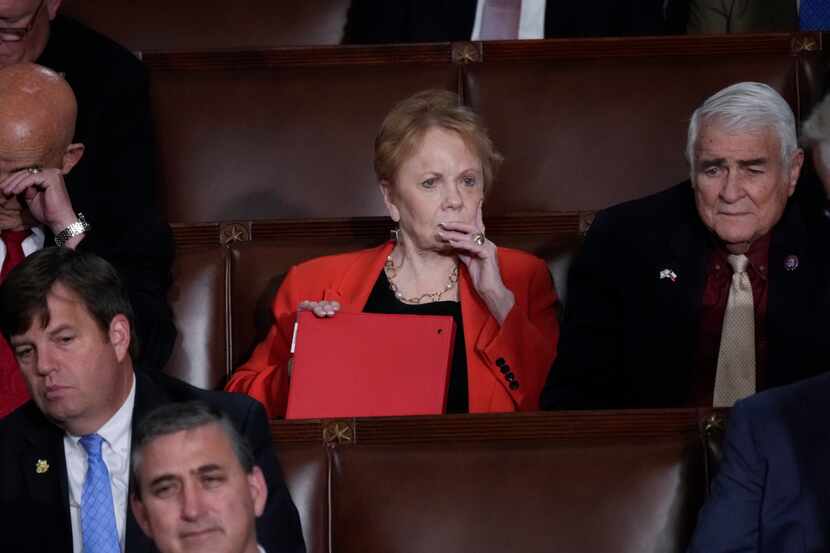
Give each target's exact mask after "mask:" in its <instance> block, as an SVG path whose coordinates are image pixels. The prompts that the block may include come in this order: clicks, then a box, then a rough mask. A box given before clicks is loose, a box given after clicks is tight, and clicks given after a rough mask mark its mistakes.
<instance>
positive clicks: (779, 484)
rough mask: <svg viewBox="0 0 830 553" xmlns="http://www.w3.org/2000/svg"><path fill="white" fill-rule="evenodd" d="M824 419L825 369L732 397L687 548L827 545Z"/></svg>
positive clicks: (783, 552) (829, 442)
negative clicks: (715, 466)
mask: <svg viewBox="0 0 830 553" xmlns="http://www.w3.org/2000/svg"><path fill="white" fill-rule="evenodd" d="M817 361H818V360H817ZM819 362H820V361H819ZM828 421H830V375H826V374H825V375H821V376H819V377H816V378H813V379H810V380H807V381H804V382H799V383H797V384H793V385H791V386H786V387H784V388H779V389H777V390H769V391H768V392H765V393H761V394H758V395H756V396H754V397H751V398H748V399H745V400H743V401H739V402H738V403H736V404H735V407H734V408H733V409H732V412H731V413H730V415H729V428H728V430H727V432H726V441H725V444H724V450H723V452H724V457H723V461H722V462H721V465H720V468H719V470H718V474H717V476H716V477H715V480H714V481H713V483H712V491H711V495H710V497H709V499H708V500H707V502H706V504H705V505H704V507H703V509H702V510H701V512H700V518H699V521H698V527H697V530H696V531H695V534H694V537H693V538H692V545H691V547H690V548H689V553H698V552H699V553H726V552H735V551H746V552H750V551H774V552H775V553H812V552H819V551H830V471H828V467H830V424H828Z"/></svg>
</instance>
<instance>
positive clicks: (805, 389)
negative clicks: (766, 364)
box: [733, 372, 830, 421]
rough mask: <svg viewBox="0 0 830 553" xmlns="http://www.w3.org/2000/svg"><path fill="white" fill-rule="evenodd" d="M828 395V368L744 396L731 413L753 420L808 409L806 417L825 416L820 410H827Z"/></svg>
mask: <svg viewBox="0 0 830 553" xmlns="http://www.w3.org/2000/svg"><path fill="white" fill-rule="evenodd" d="M828 399H830V372H827V373H823V374H820V375H818V376H814V377H812V378H808V379H806V380H801V381H798V382H795V383H793V384H789V385H787V386H781V387H778V388H772V389H769V390H766V391H763V392H760V393H758V394H755V395H754V396H751V397H748V398H746V399H744V400H742V401H739V402H738V403H736V404H735V408H734V409H733V415H734V414H737V415H738V416H741V417H747V418H750V419H753V420H756V421H757V420H766V419H767V418H774V419H778V420H782V419H783V420H790V419H792V418H793V417H797V416H798V415H799V413H802V412H804V413H811V415H810V418H825V417H823V416H822V413H824V414H827V411H830V401H828ZM817 408H818V411H817V410H816V409H817Z"/></svg>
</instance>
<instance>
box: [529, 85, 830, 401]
mask: <svg viewBox="0 0 830 553" xmlns="http://www.w3.org/2000/svg"><path fill="white" fill-rule="evenodd" d="M795 128H796V127H795V118H794V116H793V113H792V110H791V109H790V107H789V105H788V104H787V102H786V101H785V100H784V99H783V98H782V97H781V96H780V94H778V93H777V92H776V91H775V90H773V89H772V88H770V87H769V86H767V85H764V84H760V83H752V82H745V83H738V84H736V85H732V86H730V87H727V88H725V89H723V90H721V91H719V92H717V93H716V94H714V95H713V96H711V97H710V98H708V99H707V100H706V101H705V102H704V103H703V105H701V106H700V107H699V108H698V109H697V110H696V111H695V112H694V114H693V116H692V118H691V122H690V124H689V131H688V145H687V156H688V159H689V163H690V174H691V182H686V183H682V184H680V185H678V186H675V187H673V188H671V189H669V190H666V191H664V192H661V193H658V194H655V195H652V196H649V197H647V198H643V199H640V200H635V201H632V202H628V203H625V204H622V205H619V206H615V207H612V208H610V209H608V210H606V211H603V212H600V213H599V214H598V215H597V217H596V218H595V220H594V222H593V224H592V226H591V229H590V231H589V232H588V235H587V237H586V240H585V244H584V247H583V250H582V251H581V253H580V255H579V256H578V257H577V259H576V260H575V261H574V265H573V268H572V270H571V274H570V279H569V287H568V290H569V301H568V305H567V307H566V310H565V319H564V323H563V327H562V334H561V338H560V342H559V353H558V356H557V359H556V361H555V363H554V365H553V367H552V369H551V373H550V375H549V377H548V382H547V385H546V386H545V390H544V392H543V394H542V402H541V403H542V406H543V407H545V408H548V409H568V408H570V409H581V408H647V407H681V406H706V405H708V406H712V405H714V406H716V407H727V406H731V405H732V404H733V403H734V402H735V401H736V400H737V399H740V398H743V397H746V396H748V395H751V394H753V393H754V392H755V391H757V390H761V389H764V388H769V387H773V386H778V385H783V384H788V383H791V382H794V381H797V380H800V379H803V378H806V377H808V376H812V375H814V374H816V372H818V370H819V369H820V367H818V366H817V365H816V364H815V363H814V362H813V359H814V358H815V357H816V355H817V354H818V353H819V352H820V353H822V354H824V353H825V350H826V345H825V340H824V338H823V336H822V333H823V332H824V330H823V329H826V328H827V321H826V320H825V319H826V317H827V315H826V313H827V312H828V311H827V306H826V302H827V299H826V298H825V296H826V294H823V293H822V291H823V290H824V289H826V286H825V285H824V283H825V282H826V279H825V278H824V277H823V270H824V259H825V257H826V253H825V252H824V251H822V250H821V249H820V248H818V247H817V242H818V241H817V239H816V236H815V233H814V232H812V231H811V230H810V229H809V228H808V225H807V223H806V221H808V220H811V219H810V218H809V217H805V216H804V214H803V213H802V207H805V206H802V205H801V204H802V203H801V202H796V201H790V197H791V196H792V195H793V193H794V192H795V189H796V182H797V181H798V178H799V173H800V171H801V166H802V164H803V160H804V153H803V152H802V150H801V149H800V148H799V147H798V143H797V140H796V130H795Z"/></svg>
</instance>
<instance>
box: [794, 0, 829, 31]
mask: <svg viewBox="0 0 830 553" xmlns="http://www.w3.org/2000/svg"><path fill="white" fill-rule="evenodd" d="M798 19H799V27H800V28H801V30H802V31H830V1H828V0H801V5H800V7H799V8H798Z"/></svg>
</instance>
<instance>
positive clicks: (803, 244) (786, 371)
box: [765, 201, 820, 387]
mask: <svg viewBox="0 0 830 553" xmlns="http://www.w3.org/2000/svg"><path fill="white" fill-rule="evenodd" d="M772 232H773V234H772V239H771V242H770V251H769V284H768V286H769V289H768V293H767V297H768V304H767V320H766V329H765V330H766V336H767V340H768V344H769V353H768V357H769V363H768V370H767V375H766V384H767V387H772V386H777V385H781V384H786V383H789V382H792V381H794V380H797V379H799V378H800V376H799V375H798V374H794V372H793V371H798V370H800V369H803V370H805V371H809V367H800V366H799V365H801V363H790V362H788V361H789V360H791V356H792V354H794V353H795V350H796V349H797V346H796V345H795V344H798V343H802V344H803V346H804V347H803V348H802V349H804V350H805V351H807V352H809V351H811V350H812V341H813V338H812V337H813V333H814V329H813V326H815V325H816V324H818V323H816V321H815V320H814V319H813V318H812V317H811V316H810V315H811V313H812V312H813V311H814V307H815V305H814V304H816V303H817V302H818V300H819V298H817V297H815V295H814V293H815V291H816V290H818V289H820V286H819V282H818V275H819V272H820V268H819V267H818V266H816V262H817V260H816V259H813V258H811V256H810V252H809V249H808V247H807V244H808V240H809V236H808V233H807V229H806V228H805V227H804V223H803V221H802V220H801V212H800V209H799V207H798V205H796V204H795V203H794V202H792V201H791V202H789V204H788V206H787V209H786V210H785V211H784V214H783V216H782V217H781V221H780V222H779V223H778V225H776V226H775V228H774V229H773V231H772ZM793 365H795V366H793ZM808 374H810V373H809V372H805V374H804V375H802V376H807V375H808Z"/></svg>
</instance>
